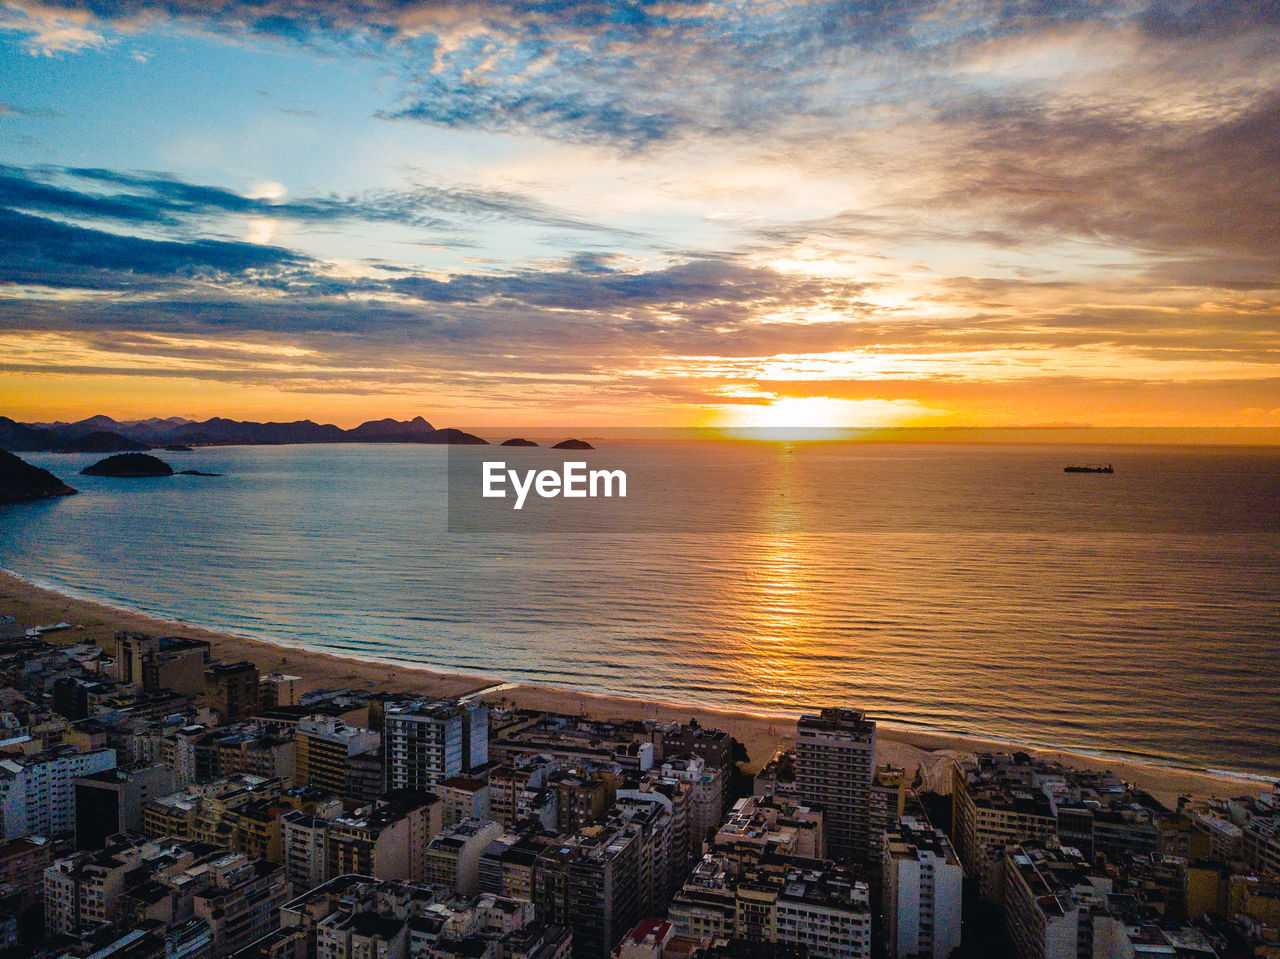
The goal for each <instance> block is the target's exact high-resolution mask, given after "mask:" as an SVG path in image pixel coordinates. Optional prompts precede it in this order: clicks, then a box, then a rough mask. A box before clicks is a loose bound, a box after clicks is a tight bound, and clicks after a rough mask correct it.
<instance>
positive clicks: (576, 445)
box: [551, 440, 595, 450]
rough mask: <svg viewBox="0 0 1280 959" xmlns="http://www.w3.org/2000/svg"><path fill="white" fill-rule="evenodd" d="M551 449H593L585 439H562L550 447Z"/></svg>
mask: <svg viewBox="0 0 1280 959" xmlns="http://www.w3.org/2000/svg"><path fill="white" fill-rule="evenodd" d="M551 448H552V449H553V450H593V449H595V447H594V446H592V445H591V444H590V443H588V442H587V441H586V440H564V441H562V442H559V443H557V444H556V445H555V446H553V447H551Z"/></svg>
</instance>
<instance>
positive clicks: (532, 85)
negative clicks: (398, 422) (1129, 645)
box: [0, 0, 1280, 421]
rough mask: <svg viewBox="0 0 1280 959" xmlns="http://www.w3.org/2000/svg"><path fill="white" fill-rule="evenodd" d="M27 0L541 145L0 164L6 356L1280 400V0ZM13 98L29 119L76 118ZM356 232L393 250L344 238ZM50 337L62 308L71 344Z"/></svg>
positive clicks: (377, 383)
mask: <svg viewBox="0 0 1280 959" xmlns="http://www.w3.org/2000/svg"><path fill="white" fill-rule="evenodd" d="M8 10H9V12H8V13H7V14H6V17H7V19H6V20H4V21H3V25H5V26H7V27H8V29H9V30H10V31H11V34H12V36H13V37H16V38H18V39H17V42H19V43H21V44H24V45H26V47H27V48H28V49H29V50H30V51H32V52H37V53H46V54H50V55H55V56H60V57H63V58H67V57H71V56H73V55H76V54H75V52H76V51H87V50H91V49H94V48H106V47H109V46H110V45H111V44H112V43H115V42H118V41H120V39H121V38H127V37H139V36H143V37H145V36H148V35H155V36H162V35H163V36H166V37H175V36H176V37H179V38H180V37H183V36H191V37H201V38H203V40H202V42H207V39H208V37H210V36H212V37H216V38H219V39H218V41H217V42H224V43H250V42H251V43H254V44H266V45H267V49H269V50H305V51H307V52H308V55H317V56H324V57H330V58H333V59H334V61H335V62H346V61H360V62H373V63H376V64H377V65H378V69H379V70H380V71H382V77H383V79H382V81H381V86H380V88H379V89H380V92H381V99H382V102H381V106H380V107H379V108H377V109H376V110H375V111H373V115H372V116H370V117H369V118H368V119H367V122H368V123H369V124H370V125H371V128H386V127H394V128H396V129H397V130H400V129H402V128H405V127H406V126H408V127H409V128H412V129H415V130H416V129H422V130H424V131H427V132H428V133H429V134H430V135H433V136H436V135H438V136H446V135H466V136H473V137H476V138H480V139H478V140H477V142H486V143H489V142H492V143H494V144H498V145H501V144H510V143H512V142H517V143H522V144H528V147H529V151H530V153H529V156H530V158H531V159H529V160H527V161H524V162H523V163H522V164H521V165H519V168H518V169H519V175H518V176H516V175H511V174H509V173H508V174H506V175H504V176H502V177H497V176H490V175H485V173H484V171H479V170H478V171H477V172H476V175H475V176H474V178H473V179H468V178H466V177H459V176H458V175H457V173H456V171H455V172H454V173H453V174H451V175H449V176H443V175H440V174H438V173H433V172H432V171H431V169H430V164H429V163H427V164H425V165H424V168H423V169H415V170H399V171H397V173H396V175H395V177H394V179H395V180H396V181H397V185H395V186H392V187H388V186H386V185H385V182H386V180H387V179H388V177H387V176H385V175H384V171H378V172H379V175H378V176H377V177H376V178H371V179H376V180H377V181H378V182H379V183H380V184H384V185H378V186H368V185H365V184H362V183H360V182H352V183H351V184H350V188H349V189H343V190H340V191H335V192H331V193H324V194H316V195H291V194H289V193H288V192H287V191H283V190H282V191H280V192H279V193H270V194H269V195H265V196H264V195H261V193H260V192H255V191H252V190H248V189H242V188H241V189H238V188H232V187H230V186H227V185H225V183H223V184H217V183H211V182H208V179H207V178H204V177H199V176H192V175H188V174H184V172H183V171H182V170H181V169H170V170H165V171H164V172H146V171H145V170H143V171H140V170H138V169H119V168H116V167H111V166H87V165H81V164H72V163H67V164H65V165H54V164H48V163H46V164H33V163H11V164H9V165H7V166H3V167H0V228H3V230H4V235H5V237H6V242H5V244H4V246H3V248H0V284H2V287H0V293H2V295H3V296H4V304H3V308H4V310H5V312H6V315H7V317H8V320H7V321H6V328H7V330H8V334H9V335H10V337H11V339H10V343H11V345H12V346H13V347H14V350H15V352H14V353H13V354H11V355H10V357H9V359H8V360H7V363H6V365H7V368H9V369H11V370H14V371H20V372H27V373H31V374H33V375H34V374H37V373H38V374H42V375H43V374H53V373H55V372H58V371H62V372H63V373H66V374H68V375H70V374H71V373H72V372H73V371H79V373H80V374H82V375H86V376H87V375H96V374H98V373H101V372H103V371H104V370H107V369H124V368H126V367H128V366H129V364H133V365H134V367H136V368H137V369H138V370H140V371H145V374H146V375H149V376H159V375H162V374H163V375H175V376H176V375H182V376H194V377H207V378H210V379H218V378H221V379H223V380H225V381H227V382H254V383H265V382H267V381H268V380H269V379H272V378H274V382H276V383H277V384H279V385H280V387H281V388H283V389H286V390H288V389H296V390H301V391H315V392H322V391H324V390H326V389H327V390H329V391H332V392H344V391H345V392H348V393H353V394H354V393H371V392H380V391H385V392H394V391H401V392H406V393H415V392H418V391H421V390H426V389H435V390H441V389H443V390H448V391H451V395H454V396H456V397H458V399H459V402H466V397H468V396H471V397H473V398H474V397H478V396H483V397H485V398H486V400H485V401H486V402H488V401H489V400H490V399H492V398H494V397H498V398H500V399H502V400H504V401H505V400H514V399H517V398H528V397H533V396H538V395H542V396H544V397H547V398H550V400H551V401H554V402H572V401H573V399H572V398H573V397H581V396H583V395H586V394H587V393H588V392H591V391H595V393H596V394H599V393H600V392H601V391H604V392H608V393H609V394H616V395H620V396H627V397H634V396H645V397H647V398H649V400H651V401H652V402H653V403H654V404H656V405H657V406H660V405H662V404H675V405H681V404H685V405H695V406H696V405H711V406H714V405H720V404H725V405H733V404H739V403H744V402H745V403H762V402H767V401H769V400H770V399H772V398H775V397H780V396H793V397H806V396H826V397H836V398H842V399H848V400H851V401H857V400H898V399H910V400H918V401H919V402H920V403H922V404H927V405H930V407H931V408H935V409H936V408H944V409H948V410H954V411H957V412H958V413H960V415H969V416H972V417H975V418H978V419H981V418H983V417H987V418H993V417H999V416H1001V415H1003V416H1005V417H1006V418H1016V417H1017V415H1018V414H1017V412H1016V409H1011V405H1012V406H1013V407H1016V406H1017V404H1018V403H1021V404H1024V405H1026V406H1027V408H1028V409H1031V408H1032V407H1034V408H1035V409H1034V416H1036V417H1039V416H1040V410H1041V408H1042V407H1043V408H1044V409H1045V410H1047V411H1049V412H1052V408H1053V407H1054V404H1058V405H1060V406H1061V407H1062V408H1063V411H1064V412H1063V418H1068V419H1072V420H1077V421H1078V420H1081V419H1088V418H1089V417H1090V415H1091V413H1097V412H1099V411H1101V412H1102V415H1103V416H1104V417H1120V416H1122V415H1123V410H1124V406H1125V404H1124V400H1123V396H1124V390H1125V389H1132V390H1133V392H1132V394H1131V395H1132V396H1133V397H1134V403H1135V404H1137V406H1136V407H1135V408H1137V407H1141V409H1142V410H1144V411H1146V412H1144V413H1143V414H1142V415H1143V416H1148V415H1150V416H1154V415H1157V414H1158V411H1159V410H1160V408H1161V407H1162V405H1164V406H1167V401H1166V399H1165V397H1166V396H1167V395H1177V394H1178V392H1179V390H1183V391H1185V395H1187V396H1188V397H1193V398H1194V403H1195V404H1197V405H1196V410H1197V413H1196V415H1198V416H1200V417H1201V418H1202V419H1204V420H1205V421H1215V420H1220V421H1233V418H1235V419H1237V420H1238V419H1240V418H1241V417H1242V416H1245V413H1243V412H1242V411H1248V410H1254V409H1256V410H1261V411H1266V410H1275V409H1277V408H1280V393H1277V381H1278V380H1280V367H1278V366H1277V359H1278V358H1280V332H1278V331H1280V294H1278V293H1277V286H1278V281H1280V243H1277V235H1276V226H1275V224H1276V223H1277V222H1280V191H1277V190H1276V186H1275V184H1276V183H1277V182H1280V179H1278V176H1280V66H1277V63H1276V61H1275V57H1274V50H1275V49H1276V48H1277V46H1278V45H1280V3H1276V2H1260V3H1252V4H1233V3H1226V2H1220V0H1206V2H1193V0H1184V2H1135V3H1127V4H1126V3H1121V4H1114V3H1102V2H1088V0H1082V2H1078V3H1047V2H1046V3H1034V2H1033V3H1019V4H1010V3H1005V2H996V0H982V2H977V3H972V2H960V0H938V2H925V0H920V2H915V0H882V2H874V3H868V4H849V3H843V2H839V3H837V2H822V0H813V2H806V0H762V2H750V3H748V2H709V0H708V2H680V0H654V2H643V0H637V2H631V3H626V4H614V3H602V2H587V0H582V2H567V3H566V2H555V3H552V2H532V0H530V2H491V3H484V4H475V3H462V2H458V3H452V2H405V3H398V2H389V0H368V2H352V0H308V2H302V3H297V2H291V3H283V2H280V0H265V2H253V3H248V2H237V0H219V2H215V3H206V2H195V0H166V2H146V0H142V2H128V3H125V2H118V3H117V2H107V0H90V2H82V0H75V2H72V0H66V2H60V0H44V2H40V3H29V2H16V3H13V4H11V5H10V7H9V8H8ZM80 55H82V56H83V55H88V54H84V53H81V54H80ZM21 102H22V103H23V104H24V105H23V106H22V107H17V106H4V107H3V108H2V109H0V122H12V123H23V124H38V123H52V122H56V120H57V118H58V117H60V116H61V115H62V113H61V110H60V109H59V108H58V107H57V105H54V104H50V105H43V104H34V103H28V101H27V100H25V99H24V100H22V101H21ZM289 112H290V114H291V119H293V120H296V121H297V122H300V123H318V122H320V121H319V120H318V119H317V114H316V111H314V110H306V109H290V111H289ZM496 149H497V147H496V146H495V150H496ZM233 179H234V178H232V177H228V179H227V182H232V180H233ZM602 197H603V198H604V200H603V203H602V202H601V201H600V198H602ZM593 206H596V207H603V208H600V209H593ZM584 210H590V211H591V212H590V214H586V213H584V212H583V211H584ZM348 233H350V234H352V235H353V236H360V237H364V236H372V237H375V238H377V240H378V243H377V252H376V253H370V254H368V255H365V256H359V257H356V256H338V255H335V254H334V252H333V248H332V247H333V243H332V242H331V241H330V240H329V238H330V237H332V236H334V235H345V234H348ZM514 236H519V237H521V238H525V240H526V242H525V246H522V247H520V249H519V252H513V250H514V249H515V247H513V245H512V244H513V243H514V242H515V241H514V240H512V237H514ZM246 237H247V238H246ZM254 241H256V242H254ZM350 245H355V244H354V241H351V243H350ZM433 248H439V249H442V250H448V251H450V253H451V256H450V257H449V258H441V259H439V260H438V261H436V260H432V258H431V257H430V256H427V255H424V254H422V253H420V252H418V251H420V250H422V249H433ZM534 249H536V250H537V251H538V252H537V255H535V254H534V253H532V252H531V250H534ZM466 250H471V251H472V254H473V255H471V256H470V258H469V259H468V258H464V257H463V256H462V255H461V251H466ZM397 251H401V252H400V255H397ZM50 336H58V337H64V338H69V339H65V340H59V343H60V344H62V345H61V346H60V347H59V349H58V350H57V351H55V352H54V354H52V355H55V356H56V357H57V359H56V361H50V360H43V361H42V360H41V359H40V358H39V357H40V352H39V351H38V350H36V349H34V348H33V347H32V346H31V345H32V344H34V343H36V342H37V341H39V342H45V343H46V344H47V343H48V342H49V341H48V340H47V339H45V340H40V338H41V337H44V338H47V337H50ZM23 337H26V339H25V340H24V339H23ZM218 341H221V342H222V343H223V346H222V347H219V348H214V347H211V346H210V343H212V342H218ZM24 344H25V345H24ZM76 344H78V346H77V345H76ZM281 351H284V352H283V353H282V352H281ZM291 351H292V352H291ZM282 355H291V356H294V357H295V359H294V360H291V361H284V360H281V356H282ZM298 357H305V360H302V359H298ZM117 361H118V364H119V365H118V366H115V365H113V364H116V363H117ZM166 371H167V373H166ZM539 391H541V393H539ZM1036 391H1039V392H1036ZM1215 391H1216V392H1215ZM962 411H963V412H962ZM1028 415H1032V414H1031V413H1029V414H1028ZM1248 415H1253V414H1248Z"/></svg>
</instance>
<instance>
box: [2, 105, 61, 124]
mask: <svg viewBox="0 0 1280 959" xmlns="http://www.w3.org/2000/svg"><path fill="white" fill-rule="evenodd" d="M0 117H15V118H18V119H22V120H57V119H60V118H61V117H62V114H61V113H59V112H58V111H57V110H49V109H46V108H44V107H20V106H18V105H17V104H13V103H4V102H2V101H0Z"/></svg>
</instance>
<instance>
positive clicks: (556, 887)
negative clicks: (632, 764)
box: [534, 826, 641, 959]
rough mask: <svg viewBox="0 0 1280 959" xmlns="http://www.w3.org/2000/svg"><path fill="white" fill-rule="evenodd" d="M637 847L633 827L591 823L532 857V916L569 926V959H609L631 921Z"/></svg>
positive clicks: (637, 874)
mask: <svg viewBox="0 0 1280 959" xmlns="http://www.w3.org/2000/svg"><path fill="white" fill-rule="evenodd" d="M640 847H641V838H640V834H639V830H636V829H633V828H631V827H624V828H612V827H605V826H591V827H590V828H588V829H584V830H583V831H582V832H580V833H578V834H577V835H576V836H571V837H565V838H564V839H563V840H562V841H561V842H558V843H556V844H555V845H553V846H550V847H548V848H547V850H546V851H545V852H543V854H542V855H541V856H540V857H538V865H537V869H536V870H535V872H534V882H535V883H536V893H535V895H534V902H535V903H536V904H537V907H538V918H539V919H540V920H542V921H543V922H550V923H556V924H558V925H562V926H568V927H569V928H571V929H572V930H573V956H574V959H609V955H610V953H611V952H612V950H613V947H614V946H615V945H617V944H618V941H619V940H620V939H621V938H622V937H623V936H624V935H625V934H626V933H627V931H628V930H630V929H631V928H632V927H633V926H634V925H635V924H636V920H637V919H638V918H639V906H640V896H639V884H640Z"/></svg>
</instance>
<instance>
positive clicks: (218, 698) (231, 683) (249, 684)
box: [204, 660, 259, 726]
mask: <svg viewBox="0 0 1280 959" xmlns="http://www.w3.org/2000/svg"><path fill="white" fill-rule="evenodd" d="M258 685H259V684H258V667H257V666H255V665H254V664H253V663H251V662H248V661H247V660H245V661H242V662H238V663H214V664H212V665H211V666H210V667H209V668H208V669H206V670H205V671H204V687H205V688H204V694H205V696H206V697H207V698H208V700H209V705H210V706H211V707H213V711H214V712H215V713H217V714H218V721H219V722H220V723H222V725H224V726H225V725H228V724H230V723H238V722H241V721H243V720H246V719H248V718H249V717H250V716H252V715H253V714H254V713H255V712H257V711H258V695H259V689H258Z"/></svg>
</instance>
